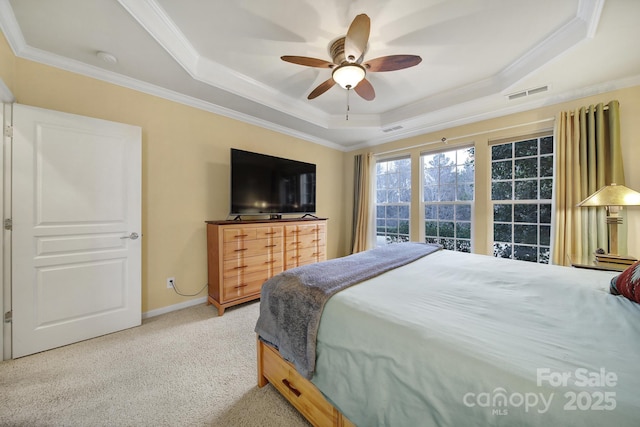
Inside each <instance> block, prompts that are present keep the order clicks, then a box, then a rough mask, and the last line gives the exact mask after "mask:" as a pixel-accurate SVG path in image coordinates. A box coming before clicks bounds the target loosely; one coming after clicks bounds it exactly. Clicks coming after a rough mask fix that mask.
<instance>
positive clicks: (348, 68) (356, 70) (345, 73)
mask: <svg viewBox="0 0 640 427" xmlns="http://www.w3.org/2000/svg"><path fill="white" fill-rule="evenodd" d="M366 74H367V73H366V71H365V70H364V67H363V66H362V65H360V64H352V63H348V64H344V65H340V66H339V67H337V68H336V69H335V70H333V73H332V75H331V76H332V77H333V80H335V82H336V83H338V84H339V85H340V86H342V87H343V88H345V89H353V88H355V87H356V86H357V85H358V83H360V82H361V81H362V79H364V76H365V75H366Z"/></svg>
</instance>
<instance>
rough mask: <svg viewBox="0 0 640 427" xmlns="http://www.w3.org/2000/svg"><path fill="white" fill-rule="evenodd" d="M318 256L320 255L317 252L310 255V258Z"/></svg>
mask: <svg viewBox="0 0 640 427" xmlns="http://www.w3.org/2000/svg"><path fill="white" fill-rule="evenodd" d="M318 255H320V253H318V252H314V253H312V254H311V256H318Z"/></svg>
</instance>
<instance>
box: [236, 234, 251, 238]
mask: <svg viewBox="0 0 640 427" xmlns="http://www.w3.org/2000/svg"><path fill="white" fill-rule="evenodd" d="M233 237H234V238H236V239H240V238H242V237H249V235H248V234H238V235H237V236H233Z"/></svg>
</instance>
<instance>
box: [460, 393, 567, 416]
mask: <svg viewBox="0 0 640 427" xmlns="http://www.w3.org/2000/svg"><path fill="white" fill-rule="evenodd" d="M553 395H554V393H551V394H550V395H549V396H548V397H547V396H545V395H544V393H534V392H527V393H517V392H516V393H511V394H508V393H507V390H506V389H504V388H502V387H498V388H495V389H494V390H493V391H492V392H482V393H471V392H470V393H466V394H465V395H464V396H463V397H462V402H463V403H464V404H465V406H467V407H469V408H473V407H475V406H478V407H481V408H491V415H509V408H520V407H524V411H525V412H527V413H528V412H529V411H534V410H535V411H536V412H537V413H539V414H544V413H546V412H547V411H548V410H549V406H551V401H552V400H553Z"/></svg>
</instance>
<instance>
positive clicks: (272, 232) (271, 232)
mask: <svg viewBox="0 0 640 427" xmlns="http://www.w3.org/2000/svg"><path fill="white" fill-rule="evenodd" d="M264 234H266V235H269V234H276V232H275V231H269V232H266V233H264Z"/></svg>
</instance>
